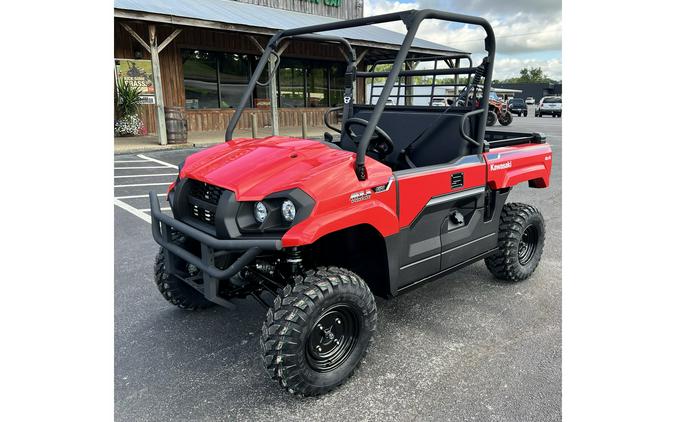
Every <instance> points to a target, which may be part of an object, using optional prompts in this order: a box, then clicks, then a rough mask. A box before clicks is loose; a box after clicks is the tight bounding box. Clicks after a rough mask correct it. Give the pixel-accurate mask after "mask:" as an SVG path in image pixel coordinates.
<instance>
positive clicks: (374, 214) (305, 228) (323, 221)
mask: <svg viewBox="0 0 675 422" xmlns="http://www.w3.org/2000/svg"><path fill="white" fill-rule="evenodd" d="M358 225H368V226H371V227H373V228H374V229H375V230H376V231H377V232H378V233H379V234H380V236H382V237H383V238H386V237H387V236H391V235H392V234H395V233H398V231H399V227H398V217H397V215H396V211H395V210H392V209H391V208H389V207H388V206H387V205H386V204H384V203H383V202H381V201H368V202H367V203H361V204H358V205H356V206H354V205H352V206H350V207H345V208H340V209H337V210H334V211H330V212H326V213H321V214H319V215H316V216H315V215H312V216H310V217H309V218H308V219H307V220H305V221H303V222H301V223H299V224H297V225H295V226H293V227H292V228H291V229H290V230H288V231H287V232H286V234H284V236H283V237H282V239H281V240H282V244H283V247H285V248H286V247H292V246H304V245H310V244H312V243H314V242H316V241H317V240H319V239H321V238H322V237H323V236H326V235H328V234H330V233H335V232H337V231H340V230H344V229H347V228H350V227H354V226H358Z"/></svg>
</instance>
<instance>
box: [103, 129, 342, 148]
mask: <svg viewBox="0 0 675 422" xmlns="http://www.w3.org/2000/svg"><path fill="white" fill-rule="evenodd" d="M326 131H328V132H331V133H333V132H332V131H331V130H330V129H328V128H326V127H323V126H321V127H309V128H307V137H308V138H318V139H323V133H324V132H326ZM279 132H280V135H281V136H291V137H298V138H299V137H301V136H302V129H301V128H300V127H299V126H298V127H287V128H281V129H280V130H279ZM271 135H272V128H260V129H258V137H259V138H264V137H267V136H271ZM334 135H335V133H334ZM250 137H251V130H250V129H247V130H238V131H235V133H234V138H250ZM224 141H225V131H221V130H215V131H208V132H188V141H187V143H185V144H170V145H164V146H162V145H159V141H158V140H157V136H154V135H151V136H131V137H119V138H115V154H128V153H135V152H148V151H164V150H170V149H180V148H189V147H207V146H210V145H215V144H219V143H221V142H224Z"/></svg>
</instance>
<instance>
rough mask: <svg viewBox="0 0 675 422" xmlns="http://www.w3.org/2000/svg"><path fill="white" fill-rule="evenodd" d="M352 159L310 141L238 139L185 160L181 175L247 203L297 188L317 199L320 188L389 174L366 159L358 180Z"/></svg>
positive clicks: (350, 185) (353, 186)
mask: <svg viewBox="0 0 675 422" xmlns="http://www.w3.org/2000/svg"><path fill="white" fill-rule="evenodd" d="M355 157H356V155H355V154H354V153H353V152H349V151H344V150H340V149H335V148H331V147H330V146H328V145H326V144H324V143H321V142H317V141H312V140H306V139H298V138H289V137H283V136H270V137H267V138H263V139H246V138H242V139H235V140H232V141H229V142H224V143H222V144H220V145H216V146H214V147H211V148H208V149H205V150H204V151H200V152H198V153H196V154H193V155H191V156H189V157H188V158H187V159H186V161H185V165H184V166H183V169H182V171H181V175H180V176H181V178H185V177H188V178H191V179H196V180H201V181H204V182H207V183H209V184H212V185H215V186H220V187H222V188H225V189H228V190H231V191H233V192H235V195H236V197H237V199H238V200H240V201H252V200H259V199H262V198H263V197H265V196H267V195H269V194H271V193H274V192H279V191H282V190H287V189H292V188H296V187H298V188H301V189H302V190H303V191H305V192H306V193H308V194H309V195H310V196H312V197H314V198H317V196H318V195H320V194H321V193H322V191H324V190H327V191H330V190H338V191H342V189H345V190H350V189H358V188H360V187H363V186H369V185H372V184H373V182H374V181H380V180H383V179H384V180H385V181H386V180H387V179H388V178H389V176H390V175H391V170H390V169H389V167H387V166H384V165H382V164H380V163H378V162H377V161H375V160H372V159H370V158H367V159H366V168H367V170H368V175H369V179H370V180H369V181H366V182H359V181H358V179H357V178H356V175H355V173H354V161H355ZM333 193H335V192H333ZM319 197H320V196H319Z"/></svg>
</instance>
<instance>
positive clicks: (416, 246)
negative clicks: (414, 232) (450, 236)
mask: <svg viewBox="0 0 675 422" xmlns="http://www.w3.org/2000/svg"><path fill="white" fill-rule="evenodd" d="M440 247H441V238H440V236H435V237H432V238H429V239H425V240H422V241H420V242H415V243H413V244H411V245H410V249H409V252H408V256H411V257H412V256H416V255H420V254H423V253H425V252H429V251H431V250H434V249H438V248H440ZM418 262H419V261H418Z"/></svg>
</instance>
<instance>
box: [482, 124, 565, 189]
mask: <svg viewBox="0 0 675 422" xmlns="http://www.w3.org/2000/svg"><path fill="white" fill-rule="evenodd" d="M485 140H486V141H487V142H488V144H489V145H490V149H489V151H487V152H484V153H483V157H484V158H485V161H486V164H487V184H488V186H489V187H490V188H491V189H504V188H510V187H513V186H515V185H517V184H518V183H522V182H528V184H529V186H530V187H532V188H545V187H547V186H548V184H549V177H550V174H551V157H552V151H551V146H550V145H548V144H547V143H546V137H545V136H544V135H542V134H539V133H525V132H506V131H486V132H485Z"/></svg>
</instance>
